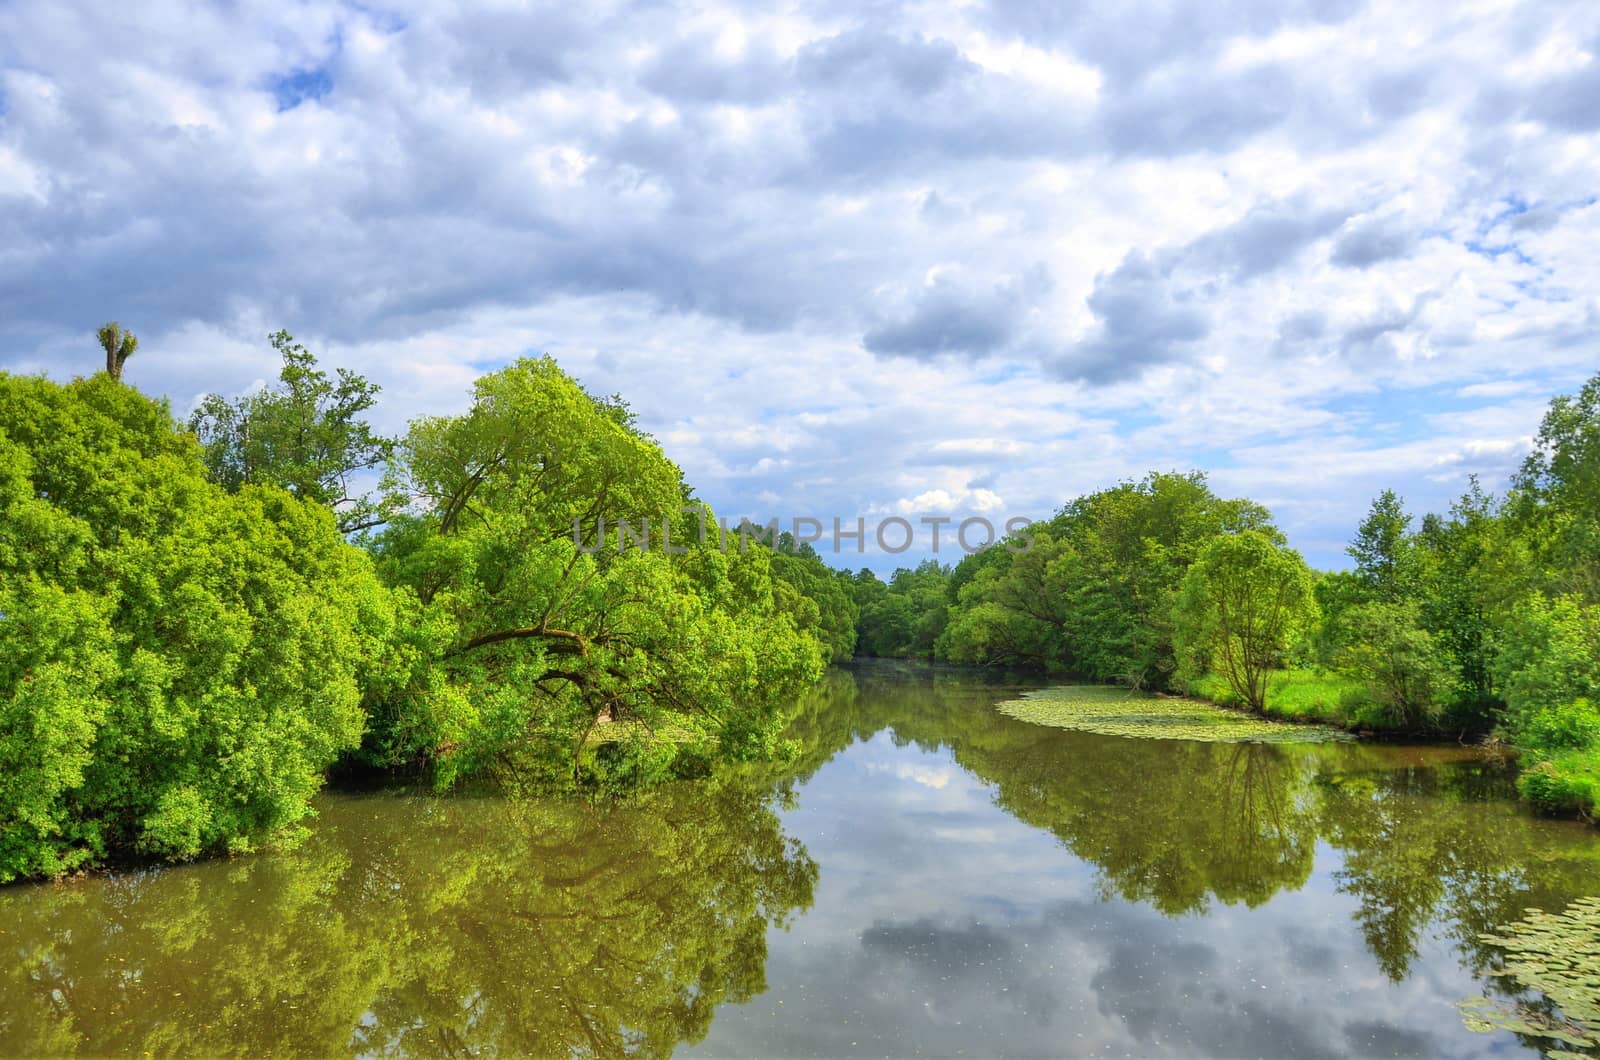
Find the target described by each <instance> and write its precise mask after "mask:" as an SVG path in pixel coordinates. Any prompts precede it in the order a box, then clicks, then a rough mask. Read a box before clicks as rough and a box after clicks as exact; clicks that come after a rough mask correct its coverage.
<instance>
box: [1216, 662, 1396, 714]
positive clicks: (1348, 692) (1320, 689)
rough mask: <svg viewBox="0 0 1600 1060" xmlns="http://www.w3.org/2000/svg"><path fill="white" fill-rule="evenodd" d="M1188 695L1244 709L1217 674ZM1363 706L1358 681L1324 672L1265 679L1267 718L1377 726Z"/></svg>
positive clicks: (1289, 673)
mask: <svg viewBox="0 0 1600 1060" xmlns="http://www.w3.org/2000/svg"><path fill="white" fill-rule="evenodd" d="M1190 692H1192V693H1193V694H1194V695H1197V696H1199V697H1200V698H1202V699H1209V700H1211V701H1212V702H1213V703H1219V704H1221V705H1222V706H1225V707H1235V708H1242V707H1243V706H1244V703H1243V702H1242V701H1241V700H1240V699H1239V697H1238V696H1236V695H1234V693H1233V690H1232V689H1230V688H1229V687H1228V683H1227V682H1226V681H1224V680H1223V679H1222V678H1221V677H1218V676H1217V675H1216V674H1207V675H1206V676H1205V677H1204V678H1202V679H1201V680H1199V681H1196V682H1195V683H1194V684H1193V685H1192V686H1191V687H1190ZM1366 706H1367V695H1366V690H1365V689H1364V688H1363V687H1362V685H1361V683H1360V682H1359V681H1351V680H1349V679H1348V678H1344V677H1340V676H1338V675H1337V674H1332V673H1328V672H1327V671H1325V670H1312V669H1294V670H1279V671H1278V672H1277V673H1275V674H1273V675H1272V676H1271V677H1270V678H1268V680H1267V710H1266V714H1267V716H1268V717H1269V718H1281V719H1283V720H1285V721H1295V722H1303V723H1314V724H1319V725H1337V726H1339V727H1340V728H1375V727H1378V726H1376V725H1374V723H1373V721H1372V717H1373V715H1374V714H1375V712H1373V711H1370V710H1364V709H1363V708H1364V707H1366Z"/></svg>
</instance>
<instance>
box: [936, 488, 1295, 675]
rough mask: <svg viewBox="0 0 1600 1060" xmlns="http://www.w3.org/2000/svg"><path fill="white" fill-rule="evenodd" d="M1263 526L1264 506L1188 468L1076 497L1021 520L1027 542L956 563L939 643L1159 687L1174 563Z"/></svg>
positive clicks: (1169, 660)
mask: <svg viewBox="0 0 1600 1060" xmlns="http://www.w3.org/2000/svg"><path fill="white" fill-rule="evenodd" d="M1269 525H1270V516H1269V515H1268V513H1267V511H1266V509H1265V508H1263V507H1261V506H1260V505H1258V504H1255V503H1253V502H1251V501H1243V500H1224V499H1222V498H1219V497H1217V496H1216V495H1215V494H1214V493H1212V492H1211V490H1210V488H1209V487H1208V486H1207V485H1206V482H1205V477H1204V476H1203V475H1200V474H1198V473H1192V474H1187V475H1179V474H1150V475H1147V476H1146V477H1145V478H1144V479H1142V480H1140V481H1138V482H1124V483H1121V484H1119V485H1117V486H1115V487H1113V488H1111V489H1108V490H1102V491H1100V492H1098V493H1093V494H1089V495H1087V496H1084V497H1079V498H1077V499H1076V500H1073V501H1071V502H1069V503H1068V504H1067V505H1066V506H1065V507H1063V508H1062V510H1061V511H1060V512H1059V513H1057V514H1056V516H1055V517H1054V518H1052V519H1051V520H1050V521H1049V522H1048V523H1045V524H1043V525H1039V526H1035V527H1031V528H1030V529H1029V536H1030V538H1031V539H1032V540H1031V545H1030V547H1028V548H1026V549H1025V550H1020V551H1016V552H1010V551H1007V550H1006V549H991V550H988V552H986V553H980V557H981V558H978V557H975V558H969V560H967V561H964V563H963V567H964V568H965V569H963V568H957V573H956V576H955V577H954V578H953V582H954V584H955V585H957V586H958V587H959V591H958V592H957V593H956V594H955V600H954V601H953V602H954V603H955V604H956V607H955V608H954V609H953V613H952V614H951V615H950V629H952V630H953V631H954V632H952V633H951V634H950V635H949V636H948V637H946V638H945V640H944V644H945V650H946V651H948V652H949V653H950V657H952V658H964V659H971V660H973V661H978V660H980V659H987V658H988V657H989V656H990V655H991V654H992V653H995V652H1000V653H1004V654H1005V656H1006V658H1005V661H1007V662H1024V661H1025V662H1027V663H1028V664H1030V665H1036V666H1041V667H1043V668H1046V669H1050V670H1054V671H1058V672H1068V673H1073V674H1077V675H1079V676H1083V677H1089V678H1093V679H1096V680H1118V681H1122V682H1124V683H1126V684H1129V685H1132V686H1135V687H1144V686H1149V687H1154V688H1165V687H1168V686H1169V685H1170V683H1171V681H1172V677H1173V673H1174V671H1175V669H1176V666H1177V658H1176V653H1175V649H1174V641H1173V636H1174V633H1173V627H1172V607H1173V602H1174V598H1175V596H1176V594H1177V591H1178V585H1179V583H1180V582H1181V581H1182V580H1183V575H1184V572H1185V571H1186V570H1188V568H1189V565H1190V564H1191V563H1192V562H1193V561H1194V558H1195V556H1196V554H1197V553H1198V552H1199V550H1200V549H1201V548H1202V547H1203V546H1204V545H1205V543H1206V542H1207V541H1209V540H1211V539H1212V538H1213V537H1215V536H1216V535H1218V534H1224V533H1230V532H1234V531H1238V530H1246V529H1253V528H1261V527H1266V526H1269ZM1013 653H1020V656H1021V657H1016V656H1015V655H1014V654H1013Z"/></svg>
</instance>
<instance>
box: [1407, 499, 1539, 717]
mask: <svg viewBox="0 0 1600 1060" xmlns="http://www.w3.org/2000/svg"><path fill="white" fill-rule="evenodd" d="M1417 544H1418V548H1419V550H1420V554H1421V556H1422V557H1423V562H1422V563H1421V568H1422V571H1423V581H1424V585H1423V589H1422V616H1421V617H1422V625H1423V626H1424V627H1425V628H1426V629H1427V630H1429V631H1430V632H1431V633H1432V634H1433V635H1434V638H1435V639H1436V641H1437V643H1438V647H1439V648H1440V649H1441V650H1442V651H1443V652H1444V654H1445V656H1446V657H1447V658H1448V659H1449V660H1450V663H1451V665H1452V668H1453V669H1454V678H1455V684H1456V688H1457V690H1458V694H1459V695H1460V697H1462V698H1463V699H1464V700H1470V701H1471V702H1472V703H1473V704H1475V705H1478V706H1480V707H1482V706H1492V705H1494V704H1495V703H1496V702H1497V701H1496V698H1495V687H1494V673H1493V666H1494V643H1493V641H1494V629H1495V624H1496V615H1497V614H1500V613H1502V612H1504V611H1506V610H1507V609H1508V600H1507V598H1506V595H1505V594H1506V593H1507V592H1508V591H1511V592H1514V589H1513V587H1514V586H1515V585H1516V584H1517V583H1518V582H1519V581H1525V579H1524V578H1522V577H1520V576H1519V575H1518V574H1517V573H1515V572H1513V571H1512V570H1511V569H1509V567H1510V566H1511V564H1510V563H1508V559H1510V558H1511V557H1512V555H1513V553H1512V552H1511V551H1509V550H1508V548H1507V541H1506V535H1505V532H1504V527H1503V521H1502V520H1501V518H1500V515H1499V511H1498V506H1497V504H1496V501H1495V499H1494V498H1493V497H1491V496H1490V495H1488V494H1487V493H1485V492H1484V491H1483V489H1482V488H1481V487H1480V486H1479V485H1478V481H1477V479H1476V478H1474V479H1473V480H1472V484H1471V487H1470V488H1469V489H1468V491H1467V492H1466V493H1465V494H1464V495H1463V496H1462V497H1461V498H1460V499H1459V500H1457V501H1456V502H1455V503H1454V504H1453V505H1451V508H1450V512H1449V515H1448V516H1447V517H1444V518H1441V517H1439V516H1435V515H1429V516H1427V517H1426V518H1425V519H1424V520H1423V525H1422V531H1421V532H1420V533H1419V534H1418V535H1417Z"/></svg>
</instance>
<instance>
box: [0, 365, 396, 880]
mask: <svg viewBox="0 0 1600 1060" xmlns="http://www.w3.org/2000/svg"><path fill="white" fill-rule="evenodd" d="M390 619H391V611H390V604H389V596H388V594H387V592H385V591H384V589H383V588H382V586H381V585H380V584H379V582H378V581H377V578H376V576H375V574H374V572H373V570H372V567H371V564H370V561H369V560H368V559H367V557H366V556H365V555H364V554H363V553H361V552H360V551H359V550H358V549H355V548H353V547H351V546H350V545H348V544H347V543H346V542H344V541H343V540H342V539H340V537H339V536H338V534H337V533H336V531H335V529H334V525H333V521H332V519H331V517H330V516H329V515H328V514H327V513H326V512H324V511H322V510H321V509H319V508H316V507H314V506H310V505H306V504H303V503H301V502H300V501H297V500H295V499H294V498H293V497H291V496H289V495H288V494H287V493H284V492H283V491H282V490H278V489H274V488H270V487H249V488H246V489H244V490H241V491H240V493H239V494H238V495H236V496H230V495H228V494H227V493H225V492H224V491H222V490H221V489H219V488H217V487H215V486H213V485H212V484H210V483H209V482H207V481H206V478H205V469H204V467H203V465H202V464H201V462H200V454H199V451H198V448H197V447H196V446H195V444H194V440H193V439H192V438H190V437H187V436H185V435H181V434H179V433H178V432H177V431H176V430H175V428H174V425H173V422H172V417H171V413H170V411H169V409H168V408H167V406H166V404H165V403H164V402H156V401H151V400H149V399H147V398H145V397H142V396H141V395H139V394H138V393H137V392H135V391H134V390H133V389H131V388H129V387H124V386H121V385H120V384H117V383H116V382H115V381H113V380H112V379H110V378H109V377H108V376H95V377H93V378H91V379H87V380H77V381H75V382H73V383H71V384H68V385H60V384H56V383H53V382H50V381H48V380H45V379H43V378H19V377H16V376H10V375H4V374H0V881H5V880H9V879H13V878H16V877H26V876H49V875H56V874H59V873H63V872H67V871H71V870H73V869H75V868H80V867H85V866H93V865H98V864H103V863H105V862H106V861H108V860H110V859H113V858H123V857H128V856H131V855H136V854H137V855H144V856H153V857H158V858H166V859H173V860H178V859H184V858H190V857H194V856H197V855H199V854H203V853H210V852H219V851H239V850H247V849H250V848H251V847H253V846H256V845H259V844H261V843H263V842H267V841H272V840H275V839H281V838H285V837H288V836H292V835H294V834H295V832H296V827H297V824H298V822H299V821H301V820H302V819H303V818H304V817H305V816H306V815H307V814H309V813H310V807H309V800H310V798H311V796H312V795H313V794H315V792H316V791H317V790H318V788H319V787H320V786H321V784H322V776H323V770H324V769H326V768H327V767H328V766H330V765H331V764H332V763H333V762H334V761H335V759H336V758H337V757H338V756H339V755H340V754H341V753H342V752H344V751H346V750H349V749H351V748H353V747H355V746H356V744H357V742H358V741H359V739H360V734H361V729H362V722H363V715H362V712H361V691H360V688H361V684H362V683H363V681H364V680H365V679H366V678H367V676H368V671H369V668H370V667H371V666H372V665H374V664H375V661H376V660H377V659H378V658H379V656H380V655H381V652H382V644H383V642H384V640H385V638H386V637H387V636H388V629H389V623H390Z"/></svg>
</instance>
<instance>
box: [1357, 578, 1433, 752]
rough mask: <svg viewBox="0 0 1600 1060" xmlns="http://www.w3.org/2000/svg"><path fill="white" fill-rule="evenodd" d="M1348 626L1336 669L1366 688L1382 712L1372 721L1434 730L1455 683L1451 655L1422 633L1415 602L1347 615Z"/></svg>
mask: <svg viewBox="0 0 1600 1060" xmlns="http://www.w3.org/2000/svg"><path fill="white" fill-rule="evenodd" d="M1345 626H1346V629H1347V630H1348V636H1347V640H1346V642H1345V643H1344V644H1343V645H1342V646H1341V647H1340V648H1339V649H1338V651H1337V653H1336V655H1335V667H1336V668H1337V669H1338V670H1339V671H1340V672H1342V673H1344V674H1346V675H1348V676H1350V677H1354V678H1355V679H1357V680H1359V681H1361V682H1363V683H1364V684H1366V686H1367V691H1368V694H1369V695H1370V696H1371V697H1372V701H1373V702H1374V703H1375V704H1377V706H1378V707H1379V709H1380V710H1381V712H1382V714H1381V716H1380V717H1378V718H1374V719H1371V720H1373V721H1376V722H1379V723H1381V724H1383V725H1384V726H1386V727H1395V728H1404V729H1411V730H1419V729H1423V728H1425V727H1427V726H1429V725H1431V724H1432V723H1433V722H1434V721H1435V720H1436V719H1437V718H1438V716H1439V703H1440V699H1441V698H1442V697H1443V696H1444V695H1446V694H1447V692H1448V691H1449V689H1450V684H1451V681H1450V670H1449V667H1448V665H1447V662H1446V657H1445V654H1444V653H1443V652H1442V651H1440V649H1439V645H1438V644H1437V643H1436V642H1435V640H1434V638H1433V636H1432V635H1431V634H1430V633H1429V632H1428V631H1427V630H1425V629H1423V628H1422V618H1421V607H1420V606H1419V605H1418V604H1417V603H1416V602H1415V601H1411V602H1406V603H1386V602H1374V603H1368V604H1361V605H1359V606H1357V607H1355V608H1353V609H1352V610H1351V611H1350V612H1348V613H1347V614H1346V616H1345ZM1357 720H1358V721H1365V720H1367V719H1363V718H1359V717H1358V718H1357Z"/></svg>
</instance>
